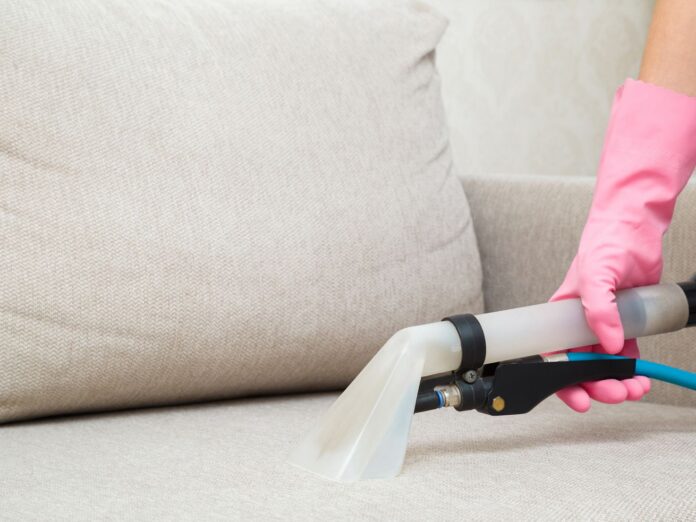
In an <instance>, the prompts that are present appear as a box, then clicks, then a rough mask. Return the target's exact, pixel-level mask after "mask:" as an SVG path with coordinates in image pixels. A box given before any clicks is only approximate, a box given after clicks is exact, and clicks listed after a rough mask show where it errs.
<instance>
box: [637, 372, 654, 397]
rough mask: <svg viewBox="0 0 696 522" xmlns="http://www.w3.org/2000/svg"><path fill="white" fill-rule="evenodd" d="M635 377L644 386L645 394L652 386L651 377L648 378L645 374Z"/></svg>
mask: <svg viewBox="0 0 696 522" xmlns="http://www.w3.org/2000/svg"><path fill="white" fill-rule="evenodd" d="M634 379H635V380H636V381H637V382H638V384H640V385H641V386H642V387H643V395H645V394H646V393H648V392H649V391H650V388H651V386H652V385H651V383H650V379H648V378H647V377H645V376H644V375H636V376H635V377H634Z"/></svg>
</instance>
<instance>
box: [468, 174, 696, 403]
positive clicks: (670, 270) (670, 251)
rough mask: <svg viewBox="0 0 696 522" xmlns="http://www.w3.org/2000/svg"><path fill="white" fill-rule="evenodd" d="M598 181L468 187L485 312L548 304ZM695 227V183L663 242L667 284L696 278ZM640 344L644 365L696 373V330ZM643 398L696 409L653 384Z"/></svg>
mask: <svg viewBox="0 0 696 522" xmlns="http://www.w3.org/2000/svg"><path fill="white" fill-rule="evenodd" d="M594 181H595V180H594V179H593V178H590V177H587V178H583V177H576V178H567V177H565V176H555V177H554V176H519V175H509V176H502V175H501V176H485V177H484V176H468V177H466V178H465V179H464V180H463V183H464V186H465V188H466V191H467V197H468V200H469V203H470V205H471V212H472V216H473V220H474V224H475V226H476V235H477V238H478V244H479V249H480V251H481V262H482V265H483V274H484V295H485V304H486V310H487V311H494V310H504V309H507V308H514V307H516V306H524V305H528V304H534V303H542V302H545V301H546V300H548V298H549V297H550V296H551V294H552V293H553V292H554V291H555V290H556V288H557V287H558V285H559V284H560V283H561V282H562V281H563V277H564V275H565V271H566V269H567V268H568V266H569V265H570V263H571V261H572V259H573V256H574V255H575V253H576V252H577V246H578V242H579V240H580V236H581V233H582V230H583V226H584V224H585V221H586V220H587V211H588V209H589V208H590V203H591V200H592V192H593V185H594ZM540 205H541V206H540ZM694 223H696V184H694V182H690V183H688V184H687V186H686V188H685V189H684V190H683V191H682V193H681V195H680V196H679V198H678V200H677V205H676V210H675V213H674V218H673V220H672V224H671V226H670V228H669V230H668V232H667V234H666V236H665V241H664V250H663V257H664V270H663V274H662V281H665V282H679V281H685V280H687V279H688V278H689V277H690V276H691V275H692V274H694V272H696V264H695V263H694V260H696V227H695V226H694ZM638 345H639V346H640V351H641V356H642V357H643V358H645V359H647V360H650V361H656V362H661V363H664V364H668V365H672V366H677V367H679V368H684V369H686V370H689V371H696V358H695V357H694V347H696V328H687V329H683V330H681V331H679V332H673V333H669V334H662V335H658V336H653V337H647V338H643V339H640V340H639V341H638ZM646 399H647V400H648V401H655V402H660V403H669V404H676V405H690V406H696V394H694V392H692V391H690V390H686V389H683V388H679V387H677V386H672V385H668V384H664V383H661V382H658V381H655V380H653V381H652V389H651V391H650V393H648V394H647V395H646ZM621 407H623V406H621ZM593 408H594V406H593Z"/></svg>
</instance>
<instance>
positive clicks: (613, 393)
mask: <svg viewBox="0 0 696 522" xmlns="http://www.w3.org/2000/svg"><path fill="white" fill-rule="evenodd" d="M580 386H581V387H582V388H583V389H584V390H585V391H586V392H587V394H588V395H589V396H590V397H591V398H593V399H594V400H596V401H599V402H604V403H607V404H618V403H620V402H623V401H625V400H626V397H628V390H627V389H626V386H624V385H623V383H622V382H621V381H619V380H617V379H605V380H603V381H592V382H584V383H582V384H580Z"/></svg>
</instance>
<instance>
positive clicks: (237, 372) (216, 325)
mask: <svg viewBox="0 0 696 522" xmlns="http://www.w3.org/2000/svg"><path fill="white" fill-rule="evenodd" d="M445 25H446V23H445V21H444V19H443V18H441V17H440V16H439V15H437V14H435V13H433V12H431V10H430V8H428V7H427V6H425V5H424V4H422V3H411V2H400V1H395V2H390V1H377V2H375V1H374V0H360V1H351V2H343V1H340V0H329V1H323V0H321V1H320V0H309V1H307V0H292V1H287V0H282V1H281V0H265V1H263V2H258V1H256V0H223V1H218V0H195V1H193V0H190V1H187V0H176V1H168V2H162V1H158V0H137V1H136V0H98V1H87V0H70V1H66V2H53V1H48V0H43V1H36V2H25V1H21V0H12V1H7V2H3V3H2V6H0V26H1V27H2V31H0V49H2V50H3V51H2V53H0V107H2V111H1V112H0V271H1V272H2V274H3V277H2V284H1V285H0V421H7V420H12V419H20V418H29V417H35V416H40V415H50V414H56V413H62V412H70V411H87V410H98V409H103V408H122V407H128V406H139V405H152V404H163V403H174V402H185V401H197V400H204V399H215V398H223V397H233V396H242V395H248V394H256V393H271V392H279V391H297V390H310V389H327V388H336V387H339V386H343V385H345V384H347V383H348V382H349V381H350V380H351V378H352V377H354V376H355V375H356V374H357V372H358V371H359V370H360V369H361V368H362V367H363V366H364V365H365V363H366V362H367V361H368V360H369V358H370V357H371V355H372V354H373V353H374V352H375V351H377V350H378V349H379V347H380V346H381V344H382V343H383V342H384V341H385V340H386V339H387V338H388V337H389V336H390V335H391V334H392V333H393V332H395V331H397V330H398V329H400V328H403V327H405V326H409V325H413V324H418V323H423V322H429V321H434V320H438V319H439V318H441V317H443V316H445V315H448V314H450V313H455V312H462V311H474V312H476V311H480V310H481V307H482V300H481V274H480V264H479V257H478V252H477V248H476V244H475V238H474V235H473V229H472V226H471V223H470V215H469V211H468V207H467V202H466V198H465V196H464V192H463V190H462V188H461V185H460V184H459V182H458V181H457V179H456V177H455V175H454V173H453V168H452V161H451V157H450V151H449V145H448V135H447V130H446V126H445V122H444V115H443V109H442V104H441V98H440V84H439V79H438V76H437V73H436V71H435V69H434V63H433V50H434V48H435V46H436V44H437V42H438V40H439V38H440V36H441V34H442V32H443V30H444V28H445Z"/></svg>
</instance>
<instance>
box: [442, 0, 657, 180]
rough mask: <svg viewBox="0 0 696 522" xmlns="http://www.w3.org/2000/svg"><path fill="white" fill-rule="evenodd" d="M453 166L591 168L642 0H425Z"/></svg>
mask: <svg viewBox="0 0 696 522" xmlns="http://www.w3.org/2000/svg"><path fill="white" fill-rule="evenodd" d="M429 2H430V3H431V4H432V5H434V6H435V7H436V8H437V9H438V10H439V11H440V12H442V13H443V14H445V15H446V16H447V17H448V18H449V19H450V25H449V27H448V29H447V32H446V34H445V36H444V38H443V41H442V43H441V45H440V47H439V48H438V56H437V61H438V66H439V68H440V72H441V75H442V81H443V87H442V88H443V95H444V99H445V108H446V109H447V113H448V120H449V126H450V129H451V138H452V147H453V152H454V157H455V163H456V167H457V170H458V172H459V173H460V174H470V173H536V174H563V175H590V176H591V175H594V171H595V168H596V165H597V162H598V159H599V154H600V151H601V145H602V140H603V136H604V129H605V126H606V122H607V119H608V115H609V108H610V105H611V100H612V97H613V94H614V91H615V90H616V88H617V87H618V86H619V85H620V84H621V83H622V82H623V80H624V79H625V78H626V77H628V76H631V77H636V76H637V74H638V69H639V65H640V58H641V55H642V50H643V45H644V42H645V37H646V34H647V29H648V25H649V22H650V14H651V11H652V6H653V1H652V0H429Z"/></svg>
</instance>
